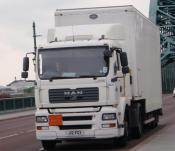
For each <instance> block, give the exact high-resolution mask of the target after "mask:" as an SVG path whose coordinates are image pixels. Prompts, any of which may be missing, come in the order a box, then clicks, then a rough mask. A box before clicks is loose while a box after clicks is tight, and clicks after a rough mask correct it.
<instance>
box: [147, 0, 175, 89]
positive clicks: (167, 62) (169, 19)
mask: <svg viewBox="0 0 175 151" xmlns="http://www.w3.org/2000/svg"><path fill="white" fill-rule="evenodd" d="M150 20H151V21H152V22H153V23H155V24H156V25H158V26H159V27H160V43H161V50H160V51H161V66H162V84H163V91H164V92H168V91H169V92H172V89H173V88H174V87H175V0H150Z"/></svg>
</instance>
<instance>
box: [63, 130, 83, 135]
mask: <svg viewBox="0 0 175 151" xmlns="http://www.w3.org/2000/svg"><path fill="white" fill-rule="evenodd" d="M66 135H68V136H82V135H84V131H82V130H71V131H67V132H66Z"/></svg>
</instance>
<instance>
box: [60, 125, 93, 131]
mask: <svg viewBox="0 0 175 151" xmlns="http://www.w3.org/2000/svg"><path fill="white" fill-rule="evenodd" d="M59 128H60V130H76V129H91V128H92V125H62V126H59Z"/></svg>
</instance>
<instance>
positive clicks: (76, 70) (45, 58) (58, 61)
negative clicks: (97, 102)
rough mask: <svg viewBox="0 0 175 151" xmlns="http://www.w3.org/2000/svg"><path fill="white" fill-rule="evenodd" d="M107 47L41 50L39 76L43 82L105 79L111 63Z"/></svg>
mask: <svg viewBox="0 0 175 151" xmlns="http://www.w3.org/2000/svg"><path fill="white" fill-rule="evenodd" d="M106 49H107V47H79V48H58V49H40V50H39V76H40V78H41V79H42V80H47V79H64V78H91V77H105V76H106V75H107V74H108V67H109V65H108V64H109V61H108V60H106V59H104V51H105V50H106Z"/></svg>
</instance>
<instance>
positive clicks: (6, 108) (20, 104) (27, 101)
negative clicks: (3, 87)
mask: <svg viewBox="0 0 175 151" xmlns="http://www.w3.org/2000/svg"><path fill="white" fill-rule="evenodd" d="M34 108H35V99H34V97H20V98H8V99H0V114H3V113H9V112H15V111H21V110H29V109H34Z"/></svg>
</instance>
